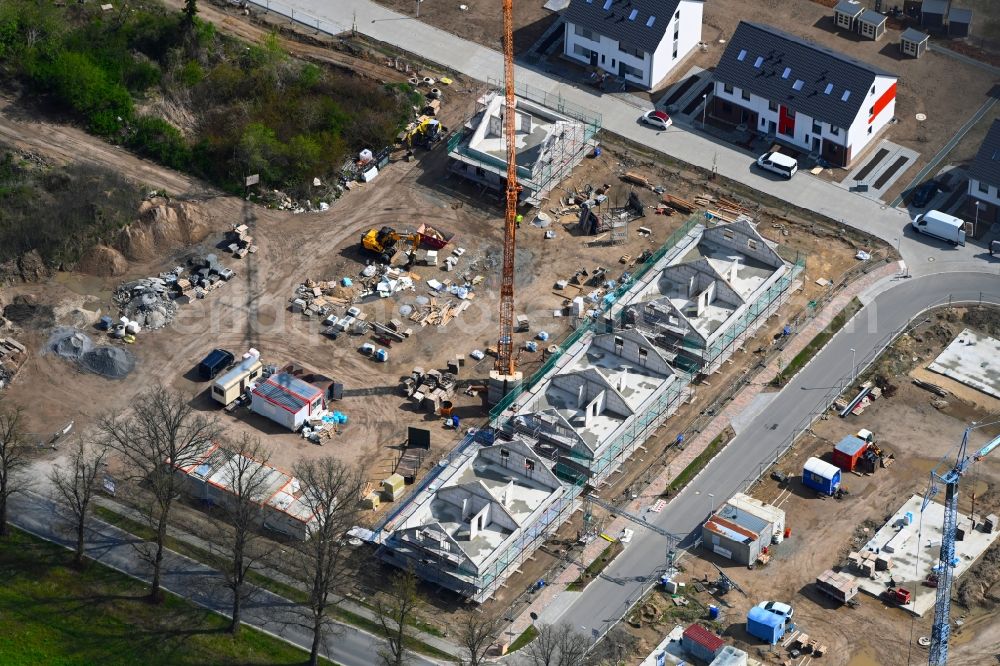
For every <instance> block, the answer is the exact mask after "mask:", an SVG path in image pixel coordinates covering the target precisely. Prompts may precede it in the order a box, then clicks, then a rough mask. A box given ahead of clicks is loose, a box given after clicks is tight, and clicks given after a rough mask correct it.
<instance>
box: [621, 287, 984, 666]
mask: <svg viewBox="0 0 1000 666" xmlns="http://www.w3.org/2000/svg"><path fill="white" fill-rule="evenodd" d="M997 321H998V320H997V312H996V310H995V309H992V308H987V307H982V308H979V307H970V308H944V309H941V310H939V311H937V312H932V313H930V314H929V316H928V317H927V318H925V319H924V320H923V321H922V322H920V323H918V325H916V326H915V327H914V328H913V329H912V330H911V331H910V332H908V333H907V334H905V335H903V337H902V338H900V340H899V341H897V343H896V344H895V345H893V346H892V347H890V349H889V350H887V351H886V352H885V354H883V355H882V356H881V357H880V358H879V359H878V360H877V361H876V362H875V363H874V364H873V365H872V366H871V367H870V369H869V370H868V371H867V372H865V373H862V374H861V375H860V376H859V379H858V382H857V384H856V386H854V387H851V388H847V390H846V391H845V392H844V393H843V395H844V396H845V397H844V398H843V399H842V400H841V401H838V403H837V404H835V405H833V406H831V408H830V410H829V412H828V414H827V415H824V416H822V417H821V418H820V419H819V420H818V421H816V422H815V424H814V425H813V427H812V428H811V429H810V430H808V431H807V432H806V433H805V434H804V435H803V436H802V437H801V438H800V439H799V440H798V441H797V442H796V443H795V445H794V446H793V447H792V449H791V451H790V452H789V453H788V454H787V455H786V456H784V457H783V458H782V459H781V460H780V461H779V462H778V463H777V465H776V466H775V467H774V468H773V469H772V472H771V473H770V474H769V476H768V477H766V478H763V479H762V480H761V481H760V482H758V483H757V484H755V485H754V486H753V487H752V488H751V490H750V491H749V493H750V496H749V497H748V496H744V495H737V496H735V497H733V498H730V499H728V500H726V501H724V502H723V503H722V504H721V506H720V507H719V508H718V509H717V510H716V511H714V512H713V515H712V517H710V518H709V520H708V521H706V522H705V524H704V525H703V527H702V534H701V544H700V547H698V548H696V549H694V550H693V551H691V555H692V556H690V557H688V556H685V557H683V558H682V559H681V560H680V562H679V563H678V565H677V567H676V569H677V572H676V573H675V574H674V575H672V576H670V577H669V578H668V577H665V580H664V582H663V583H662V584H661V585H658V586H657V589H655V590H654V591H653V592H651V593H650V594H649V596H648V597H647V598H645V599H644V600H643V601H642V602H640V603H639V604H637V606H636V610H635V612H634V613H633V615H631V616H630V617H628V618H626V623H625V626H626V627H628V629H629V631H630V632H632V633H633V634H634V635H635V636H636V637H638V638H640V639H641V640H642V645H643V647H642V648H641V649H640V650H639V653H640V654H646V652H649V651H650V650H652V651H653V652H652V655H656V654H659V653H666V655H667V657H666V658H667V663H670V659H673V660H674V661H673V663H677V662H678V660H679V659H683V658H684V656H685V650H684V649H682V646H681V632H682V631H683V629H684V627H686V626H687V625H688V623H690V622H691V621H701V622H702V623H704V624H706V626H708V627H710V628H713V629H714V630H715V632H717V634H718V638H720V639H721V640H720V641H719V642H718V645H716V646H715V649H716V650H717V651H718V650H720V649H721V647H722V645H723V644H726V645H728V646H730V647H731V648H732V649H736V650H739V651H742V652H744V653H746V654H747V655H749V657H750V662H751V663H752V662H753V660H755V659H756V660H759V661H761V662H762V663H794V664H804V663H810V662H811V661H815V660H817V659H820V658H821V659H822V663H831V664H846V665H849V666H869V665H871V664H887V665H888V664H906V663H922V662H926V661H927V660H928V657H929V650H931V649H933V648H934V645H935V642H934V640H933V638H934V634H935V631H936V629H935V627H934V623H935V619H936V618H937V620H938V621H939V622H940V621H941V617H940V616H941V612H942V610H941V609H942V608H946V609H947V608H948V606H949V605H950V606H951V607H950V618H951V625H952V626H951V629H950V645H951V655H952V656H951V657H950V658H949V660H948V663H962V664H965V663H969V664H972V663H987V662H988V661H989V660H990V659H991V658H992V657H993V654H994V653H995V652H996V646H997V644H998V639H1000V637H998V636H997V633H996V627H997V622H996V617H997V613H998V611H1000V606H998V603H997V595H996V586H997V584H998V583H1000V567H998V562H1000V544H998V543H997V538H998V536H1000V530H998V526H997V523H998V521H997V518H996V516H997V510H998V508H1000V496H998V495H997V492H996V489H997V487H998V485H997V484H998V482H1000V466H998V459H997V457H996V455H995V448H996V446H997V444H998V442H1000V438H998V437H997V435H998V433H1000V426H998V424H997V423H996V422H995V421H996V416H995V415H996V413H997V410H998V409H1000V404H998V403H997V400H996V398H995V397H993V396H992V395H991V394H990V393H989V392H988V391H986V390H984V389H985V388H986V387H983V388H977V387H976V384H977V383H978V382H977V375H976V373H975V372H973V373H972V376H971V377H970V378H963V379H955V378H952V377H950V376H948V375H949V374H953V366H952V364H950V363H948V360H949V356H948V353H949V350H953V349H954V345H956V344H959V343H960V344H963V345H966V346H970V345H975V346H976V347H980V346H982V347H983V349H989V348H990V345H991V344H992V340H993V338H992V337H990V336H991V335H995V334H996V333H997V332H1000V328H998V327H997ZM942 356H943V358H942ZM942 363H944V365H942ZM946 365H947V366H948V367H945V366H946ZM975 369H978V365H977V366H976V368H975ZM942 373H946V374H942ZM861 396H863V397H861ZM856 397H857V398H858V400H857V401H855V400H854V398H856ZM970 424H971V425H970ZM979 424H982V425H981V426H980V425H979ZM966 437H967V438H968V440H967V441H966ZM991 454H993V455H991ZM955 470H961V472H959V473H956V472H955ZM932 471H933V472H934V474H935V475H934V476H933V477H931V475H930V473H931V472H932ZM952 484H954V487H953V486H952ZM952 498H954V499H952ZM949 507H953V509H954V513H953V514H951V515H950V517H949V514H950V513H951V510H950V509H949ZM949 523H950V524H952V525H953V527H952V529H953V530H954V532H953V533H954V535H955V538H954V541H953V542H951V545H950V551H947V553H946V551H945V548H944V546H943V544H945V542H946V538H945V536H944V532H945V528H946V526H947V525H948V524H949ZM943 560H949V561H950V564H949V566H947V567H946V566H945V565H944V564H943ZM946 571H947V578H946V577H945V572H946ZM942 588H945V589H950V590H951V591H952V592H951V595H950V598H951V599H950V600H951V604H948V603H947V602H945V604H944V605H942V603H941V594H940V591H941V589H942ZM775 602H776V604H777V605H776V604H775ZM768 605H769V607H768V608H764V607H765V606H768ZM758 606H760V607H762V608H757V607H758ZM786 606H787V608H786ZM763 610H768V611H769V613H770V615H773V614H774V613H775V612H777V613H778V614H779V615H782V617H781V618H779V619H778V620H776V621H775V622H774V623H771V622H770V619H773V618H771V617H770V616H766V617H765V615H764V613H762V611H763ZM703 618H708V620H707V622H706V621H705V620H704V619H703ZM944 621H945V623H947V622H948V620H947V616H946V618H945V620H944ZM675 625H676V626H678V627H679V628H678V629H676V630H674V632H672V633H671V634H670V635H674V633H676V636H675V640H674V641H664V642H662V643H661V641H660V639H661V637H662V636H664V634H665V633H667V632H670V630H671V628H673V627H675ZM658 644H659V645H658Z"/></svg>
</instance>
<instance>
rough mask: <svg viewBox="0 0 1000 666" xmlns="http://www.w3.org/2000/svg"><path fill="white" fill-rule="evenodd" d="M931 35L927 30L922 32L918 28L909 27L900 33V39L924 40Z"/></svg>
mask: <svg viewBox="0 0 1000 666" xmlns="http://www.w3.org/2000/svg"><path fill="white" fill-rule="evenodd" d="M928 37H929V35H928V34H927V33H926V32H920V31H919V30H917V29H916V28H907V29H906V30H904V31H903V32H902V33H901V34H900V35H899V39H900V40H901V41H904V42H917V43H920V42H923V41H926V40H927V39H928Z"/></svg>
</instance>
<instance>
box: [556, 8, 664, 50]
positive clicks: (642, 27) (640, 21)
mask: <svg viewBox="0 0 1000 666" xmlns="http://www.w3.org/2000/svg"><path fill="white" fill-rule="evenodd" d="M679 4H680V0H572V1H571V2H570V5H569V7H568V8H567V9H566V11H565V12H563V17H564V18H565V19H566V20H567V21H569V22H570V23H574V24H576V25H582V26H584V27H586V28H590V29H591V30H593V31H594V32H596V33H598V34H601V35H604V36H606V37H610V38H611V39H615V40H618V41H619V42H621V43H623V44H625V45H626V46H633V47H637V48H639V49H641V50H643V51H646V52H648V53H652V52H653V51H655V50H656V47H657V46H659V44H660V41H661V40H662V39H663V35H664V34H665V33H666V31H667V26H668V25H669V24H670V19H671V17H672V16H673V15H674V12H676V11H677V6H678V5H679ZM650 19H652V20H650Z"/></svg>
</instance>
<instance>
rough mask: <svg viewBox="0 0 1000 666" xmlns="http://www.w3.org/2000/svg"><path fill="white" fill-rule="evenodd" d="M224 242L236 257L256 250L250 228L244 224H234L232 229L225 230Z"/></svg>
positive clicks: (239, 257) (241, 256)
mask: <svg viewBox="0 0 1000 666" xmlns="http://www.w3.org/2000/svg"><path fill="white" fill-rule="evenodd" d="M226 244H227V245H226V249H227V250H229V251H230V252H231V253H232V255H233V256H234V257H236V258H237V259H242V258H243V257H245V256H247V254H252V253H254V252H256V251H257V245H256V244H254V242H253V236H251V235H250V228H249V227H247V225H245V224H234V225H233V228H232V230H231V231H227V232H226Z"/></svg>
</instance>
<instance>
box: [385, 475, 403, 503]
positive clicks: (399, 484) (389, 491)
mask: <svg viewBox="0 0 1000 666" xmlns="http://www.w3.org/2000/svg"><path fill="white" fill-rule="evenodd" d="M405 489H406V479H404V478H403V475H402V474H393V475H392V476H390V477H389V478H387V479H385V480H384V481H383V482H382V496H383V497H384V498H385V499H386V500H387V501H389V502H395V501H396V500H397V499H399V498H400V497H401V496H402V495H403V491H404V490H405Z"/></svg>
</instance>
